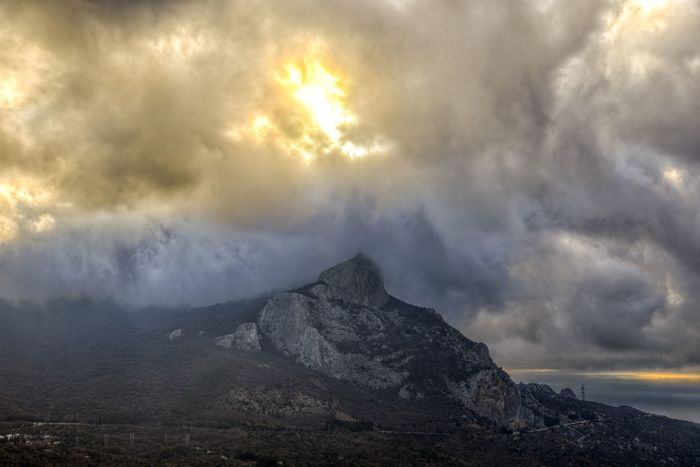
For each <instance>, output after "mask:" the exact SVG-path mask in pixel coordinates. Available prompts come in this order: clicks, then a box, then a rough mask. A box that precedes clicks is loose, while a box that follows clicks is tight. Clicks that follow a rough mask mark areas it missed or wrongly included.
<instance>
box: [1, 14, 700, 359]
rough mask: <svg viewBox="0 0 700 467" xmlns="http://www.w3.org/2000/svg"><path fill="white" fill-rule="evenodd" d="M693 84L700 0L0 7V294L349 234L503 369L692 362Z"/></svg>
mask: <svg viewBox="0 0 700 467" xmlns="http://www.w3.org/2000/svg"><path fill="white" fill-rule="evenodd" d="M699 102H700V1H699V0H608V1H606V0H570V1H566V2H563V1H561V2H553V1H535V0H532V1H521V2H513V1H511V0H474V1H469V2H466V1H465V2H459V1H447V0H444V1H442V0H439V1H430V2H420V1H415V0H352V1H350V0H347V1H345V0H337V1H333V2H327V1H312V0H298V1H294V2H274V3H273V2H263V1H218V0H173V1H167V0H150V1H149V0H142V1H140V0H129V1H124V0H67V1H61V2H46V1H39V0H23V1H12V0H0V296H1V297H4V298H5V299H7V300H9V301H12V302H14V301H22V300H40V301H41V300H48V299H55V298H63V297H67V296H68V297H76V296H88V297H91V298H93V299H97V300H103V299H109V300H114V301H116V302H119V303H124V304H127V305H129V306H135V307H141V306H148V305H167V306H181V305H185V304H188V305H207V304H212V303H216V302H221V301H225V300H230V299H234V298H242V297H251V296H255V295H256V294H260V293H263V292H269V291H270V287H272V288H275V289H277V290H283V289H289V288H292V287H296V286H300V285H302V284H304V283H308V282H310V281H312V280H314V278H315V277H316V274H317V273H318V271H320V270H323V269H324V268H326V267H328V266H330V265H332V264H335V263H337V262H339V261H341V260H344V259H346V258H349V257H351V256H353V255H354V254H356V253H357V252H359V251H363V252H365V253H366V254H368V255H369V256H371V257H372V258H373V259H375V260H376V261H377V263H378V264H379V265H380V267H381V268H382V271H383V273H384V276H385V277H386V288H387V290H388V292H389V293H391V294H392V295H395V296H399V297H402V298H403V299H406V300H407V301H409V302H411V303H416V304H419V305H426V306H432V307H435V308H436V309H437V311H438V312H439V313H440V314H442V315H443V316H444V317H445V319H446V320H447V321H448V322H449V323H451V324H453V325H455V326H456V327H457V328H458V329H459V330H461V331H462V332H463V333H464V334H466V335H467V336H469V337H470V338H471V339H474V340H476V341H483V342H486V343H488V345H489V348H490V350H491V353H492V355H493V357H494V360H496V361H497V362H499V364H500V365H503V366H505V367H510V368H514V367H520V368H535V367H539V368H569V369H571V368H606V369H610V368H634V369H643V368H653V369H659V368H673V369H679V368H686V369H687V368H693V367H697V366H700V313H698V305H697V304H698V303H699V301H698V300H699V298H700V297H698V295H699V294H700V235H699V233H700V203H698V199H700V184H699V183H698V180H700V177H699V175H700V163H699V162H700V158H699V157H700V127H699V124H698V122H700V106H699V105H698V103H699ZM7 306H9V305H7Z"/></svg>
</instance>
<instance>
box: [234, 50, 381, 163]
mask: <svg viewBox="0 0 700 467" xmlns="http://www.w3.org/2000/svg"><path fill="white" fill-rule="evenodd" d="M319 47H320V46H319V45H318V44H316V43H314V44H313V45H312V46H309V48H308V49H307V51H306V53H305V54H302V55H301V57H300V58H295V59H288V60H286V61H285V62H282V63H283V65H281V66H278V67H276V70H275V71H273V73H272V78H273V85H274V87H276V89H277V90H278V91H280V93H279V94H276V95H275V94H274V93H271V94H270V96H274V98H272V99H271V100H270V101H267V105H268V106H269V107H271V109H267V110H266V111H262V112H260V111H258V112H255V113H254V114H253V116H252V117H250V119H249V120H248V123H247V124H246V126H245V128H240V127H238V128H235V129H234V130H232V131H228V133H227V134H228V135H229V136H230V137H232V138H233V139H239V138H240V137H245V135H248V136H249V137H251V138H252V139H253V140H255V141H256V142H257V143H259V144H263V143H266V144H272V145H274V146H276V147H277V148H279V149H282V150H283V151H284V152H286V153H288V154H290V155H294V156H296V157H299V158H301V159H302V160H304V161H306V162H310V161H312V160H313V159H315V158H317V157H319V156H329V155H332V154H338V155H342V156H344V157H346V158H348V159H357V158H361V157H365V156H369V155H374V154H380V153H383V152H385V151H386V150H387V148H388V145H387V144H386V143H382V142H379V141H378V140H377V139H376V138H373V139H372V140H370V141H369V142H361V140H362V137H361V136H359V133H358V132H357V129H358V124H359V119H358V118H357V117H356V116H355V114H354V113H353V112H352V111H351V110H350V105H349V102H348V101H349V98H350V96H349V92H348V83H349V78H348V77H347V76H345V75H344V74H343V73H341V72H338V71H333V70H332V69H331V68H329V67H328V66H327V65H326V64H324V62H323V60H322V59H321V58H320V55H319V53H318V49H319ZM261 110H263V109H261ZM351 130H352V133H351ZM358 139H359V140H358Z"/></svg>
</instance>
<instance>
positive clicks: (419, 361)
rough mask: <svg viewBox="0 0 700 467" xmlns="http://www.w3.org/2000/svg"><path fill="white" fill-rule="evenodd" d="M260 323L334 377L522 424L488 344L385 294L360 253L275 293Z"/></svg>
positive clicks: (274, 341)
mask: <svg viewBox="0 0 700 467" xmlns="http://www.w3.org/2000/svg"><path fill="white" fill-rule="evenodd" d="M258 325H259V328H260V330H261V332H262V335H263V337H264V338H265V339H267V340H268V341H269V342H270V344H271V345H272V347H274V349H275V350H276V351H278V352H280V353H281V354H282V355H284V356H285V357H287V358H289V359H291V360H293V361H294V362H296V363H298V364H301V365H304V366H306V367H308V368H311V369H314V370H318V371H320V372H321V373H323V374H325V375H327V376H330V377H332V378H336V379H341V380H346V381H349V382H352V383H355V384H357V385H359V386H362V387H365V388H368V389H380V390H388V391H393V393H394V395H395V396H397V397H399V398H401V399H404V400H409V401H410V400H416V399H427V400H431V399H440V398H443V399H444V398H447V399H450V400H454V401H458V402H459V403H460V404H462V405H463V406H464V408H465V409H467V410H469V411H472V412H473V413H474V414H476V415H478V416H480V417H483V418H485V419H487V420H489V421H492V422H494V423H497V424H499V425H505V426H510V427H512V428H519V427H520V426H521V425H523V419H522V417H521V416H520V409H521V404H520V397H519V393H518V388H517V386H516V385H515V384H514V383H513V382H512V381H511V380H510V378H509V377H508V375H507V374H506V373H505V372H504V371H503V370H501V369H500V368H498V367H497V366H496V365H495V363H494V362H493V360H492V359H491V357H490V356H489V352H488V349H487V348H486V346H485V345H484V344H481V343H476V342H473V341H471V340H469V339H467V338H466V337H464V336H463V335H462V334H461V333H460V332H458V331H457V330H455V329H454V328H452V327H451V326H449V325H448V324H447V323H446V322H445V321H444V320H443V319H442V317H441V316H440V315H439V314H438V313H437V312H435V310H432V309H428V308H420V307H417V306H413V305H410V304H408V303H405V302H402V301H401V300H399V299H397V298H395V297H392V296H391V295H389V294H388V293H387V292H386V290H385V289H384V284H383V281H382V277H381V274H380V272H379V270H378V268H377V266H376V265H375V264H374V263H373V262H372V261H371V260H370V259H369V258H367V257H366V256H364V255H362V254H359V255H357V256H355V257H354V258H352V259H350V260H349V261H346V262H344V263H341V264H339V265H337V266H334V267H332V268H330V269H328V270H326V271H324V272H322V273H321V275H320V276H319V278H318V281H316V282H314V283H312V284H309V285H307V286H304V287H302V288H299V289H297V290H294V291H291V292H284V293H279V294H275V295H273V296H272V297H271V298H270V300H268V302H267V304H266V305H265V307H264V308H263V309H262V311H261V313H260V317H259V318H258Z"/></svg>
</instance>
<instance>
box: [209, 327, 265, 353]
mask: <svg viewBox="0 0 700 467" xmlns="http://www.w3.org/2000/svg"><path fill="white" fill-rule="evenodd" d="M214 344H215V345H218V346H219V347H223V348H225V349H230V348H234V349H236V350H243V351H246V352H259V351H260V350H261V347H260V334H259V333H258V326H257V325H256V324H255V323H243V324H241V325H240V326H238V327H237V328H236V330H235V331H234V332H233V333H231V334H226V335H223V336H219V337H216V338H214Z"/></svg>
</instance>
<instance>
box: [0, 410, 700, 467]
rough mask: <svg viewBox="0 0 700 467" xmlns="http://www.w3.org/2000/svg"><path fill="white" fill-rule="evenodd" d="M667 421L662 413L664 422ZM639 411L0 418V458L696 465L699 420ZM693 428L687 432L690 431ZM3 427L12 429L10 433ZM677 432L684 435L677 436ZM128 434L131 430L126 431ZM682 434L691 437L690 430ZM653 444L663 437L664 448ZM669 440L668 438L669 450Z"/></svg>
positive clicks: (37, 461) (45, 461)
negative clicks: (276, 424) (414, 418)
mask: <svg viewBox="0 0 700 467" xmlns="http://www.w3.org/2000/svg"><path fill="white" fill-rule="evenodd" d="M665 421H668V422H667V423H665ZM677 423H678V422H675V421H673V420H670V419H665V418H663V417H656V416H649V415H642V416H638V417H633V418H632V417H631V418H628V419H623V418H620V419H606V420H599V421H592V422H587V423H581V422H579V423H572V424H570V425H567V426H559V427H553V428H552V429H547V430H537V431H531V432H523V433H495V432H492V431H489V430H485V429H483V428H480V427H478V426H465V427H462V428H461V429H460V430H461V431H456V432H450V433H440V432H421V433H416V432H401V431H390V430H385V431H381V432H378V431H360V432H350V431H333V432H327V431H310V430H294V429H284V430H281V429H266V428H264V427H250V426H249V427H244V426H241V427H236V428H228V429H215V428H207V427H184V426H182V427H172V426H168V427H165V426H157V425H88V424H67V423H59V424H36V423H3V424H0V433H1V434H2V435H1V436H2V438H0V463H2V464H3V465H310V466H318V465H353V466H374V465H387V466H388V465H392V466H396V465H406V466H410V465H421V466H423V465H468V466H473V465H524V466H540V465H572V466H573V465H576V466H582V465H683V466H685V465H688V466H690V465H700V443H698V442H695V443H693V442H689V441H700V427H698V428H694V427H690V432H688V431H687V429H688V428H687V427H685V428H684V429H683V430H682V433H678V432H677V430H676V428H675V427H677ZM689 433H690V435H689ZM8 435H9V436H8ZM679 435H681V436H679ZM132 436H133V438H132ZM688 436H691V437H693V438H695V439H693V440H689V439H688ZM659 446H664V448H663V449H660V448H659ZM669 448H671V449H670V450H669Z"/></svg>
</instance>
